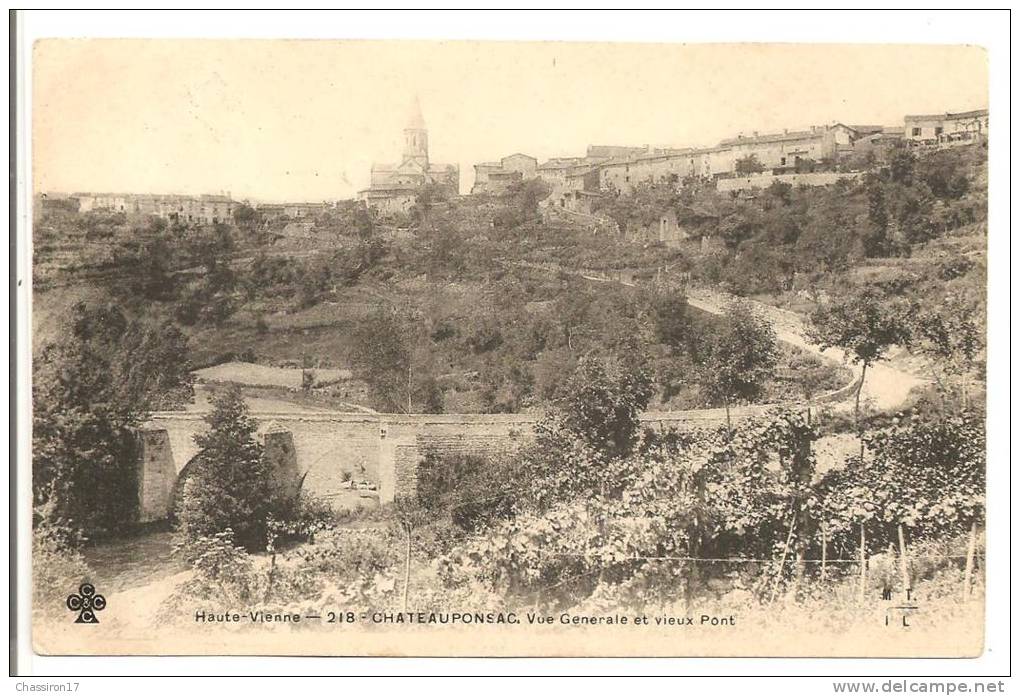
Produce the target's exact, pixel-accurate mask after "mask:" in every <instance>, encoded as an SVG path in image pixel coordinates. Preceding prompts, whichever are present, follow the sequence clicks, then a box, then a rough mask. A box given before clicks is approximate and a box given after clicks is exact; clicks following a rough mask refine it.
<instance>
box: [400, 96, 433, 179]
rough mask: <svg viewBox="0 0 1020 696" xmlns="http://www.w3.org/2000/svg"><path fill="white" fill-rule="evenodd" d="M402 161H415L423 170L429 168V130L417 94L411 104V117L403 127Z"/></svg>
mask: <svg viewBox="0 0 1020 696" xmlns="http://www.w3.org/2000/svg"><path fill="white" fill-rule="evenodd" d="M404 162H415V163H416V164H419V165H421V167H422V169H423V170H424V171H426V172H427V171H428V170H429V132H428V130H426V128H425V119H424V118H422V115H421V104H419V103H418V97H417V96H415V98H414V104H412V106H411V118H410V119H409V120H408V122H407V127H405V128H404Z"/></svg>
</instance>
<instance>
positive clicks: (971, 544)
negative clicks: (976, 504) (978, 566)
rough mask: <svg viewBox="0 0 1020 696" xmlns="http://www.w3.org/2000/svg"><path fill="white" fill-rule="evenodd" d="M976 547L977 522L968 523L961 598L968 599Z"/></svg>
mask: <svg viewBox="0 0 1020 696" xmlns="http://www.w3.org/2000/svg"><path fill="white" fill-rule="evenodd" d="M976 547H977V522H976V521H974V522H971V523H970V539H968V540H967V565H966V566H965V567H964V569H963V600H964V601H967V600H968V599H970V577H971V575H972V574H973V573H974V552H975V551H976Z"/></svg>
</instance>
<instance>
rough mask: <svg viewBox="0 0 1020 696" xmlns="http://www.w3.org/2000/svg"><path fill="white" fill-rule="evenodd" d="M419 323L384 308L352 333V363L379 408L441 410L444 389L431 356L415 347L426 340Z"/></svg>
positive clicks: (398, 411)
mask: <svg viewBox="0 0 1020 696" xmlns="http://www.w3.org/2000/svg"><path fill="white" fill-rule="evenodd" d="M416 326H417V323H415V322H411V321H404V320H402V318H401V317H400V315H399V314H398V313H397V310H396V309H390V310H387V309H381V310H379V311H377V312H375V313H374V314H372V315H371V316H369V317H367V318H366V320H365V321H364V322H362V323H361V324H360V325H359V326H358V328H357V329H356V330H355V332H354V335H353V336H352V342H351V353H350V361H351V365H352V367H353V368H354V372H355V374H356V375H357V377H358V379H361V380H362V381H364V382H365V383H366V384H367V385H368V388H369V391H370V393H371V396H372V400H373V402H374V404H375V407H376V408H378V409H380V410H383V411H387V412H390V413H414V412H415V411H416V410H417V411H418V412H424V413H439V412H442V408H443V403H442V390H440V389H439V385H438V382H437V381H436V379H435V377H434V375H433V374H432V371H431V370H430V369H429V358H430V356H429V355H428V354H427V353H426V352H425V351H416V350H415V349H414V348H413V346H415V345H417V344H419V343H423V341H424V339H423V338H422V337H420V336H416V335H415V327H416ZM419 339H420V340H419Z"/></svg>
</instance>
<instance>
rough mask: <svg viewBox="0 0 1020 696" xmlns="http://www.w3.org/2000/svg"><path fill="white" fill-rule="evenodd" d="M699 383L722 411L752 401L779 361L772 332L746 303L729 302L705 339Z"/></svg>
mask: <svg viewBox="0 0 1020 696" xmlns="http://www.w3.org/2000/svg"><path fill="white" fill-rule="evenodd" d="M709 341H710V346H709V355H708V359H707V361H706V362H705V364H704V376H703V384H704V387H705V390H706V391H707V392H708V395H709V398H710V399H711V400H712V401H715V402H720V401H721V402H722V404H723V406H724V407H725V408H726V424H727V426H730V425H731V422H730V405H731V404H732V403H734V402H736V401H754V400H755V399H757V398H758V397H759V396H760V395H761V393H762V390H763V389H764V387H765V384H766V383H767V382H768V380H770V379H771V378H772V377H773V376H774V374H775V369H776V363H777V362H778V360H779V351H778V348H777V346H776V333H775V331H774V330H773V329H772V325H771V324H769V322H768V321H767V320H766V319H765V318H764V317H761V316H760V315H758V314H757V313H756V312H755V311H754V309H753V308H752V307H751V305H750V304H749V303H748V302H744V301H740V300H737V301H735V302H733V303H732V304H731V305H730V306H729V307H728V308H727V309H726V313H725V314H724V315H723V316H722V318H721V320H720V324H719V326H718V327H717V328H716V330H715V332H714V333H713V334H712V335H710V336H709Z"/></svg>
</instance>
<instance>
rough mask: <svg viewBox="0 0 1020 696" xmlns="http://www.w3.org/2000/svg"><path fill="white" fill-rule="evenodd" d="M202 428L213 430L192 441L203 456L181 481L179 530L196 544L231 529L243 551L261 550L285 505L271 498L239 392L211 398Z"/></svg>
mask: <svg viewBox="0 0 1020 696" xmlns="http://www.w3.org/2000/svg"><path fill="white" fill-rule="evenodd" d="M206 422H208V423H209V425H210V426H211V430H210V431H209V432H208V433H204V434H202V435H198V436H196V437H195V442H196V443H197V444H198V446H199V447H200V448H201V451H200V453H199V455H198V456H197V457H196V459H195V460H194V462H193V463H192V464H191V465H189V466H190V467H193V470H192V471H190V472H189V474H188V476H187V477H186V479H185V481H184V488H183V493H182V495H181V498H180V501H179V503H178V509H177V514H176V517H177V521H178V530H179V532H180V533H181V534H182V535H183V537H184V538H185V539H188V540H196V539H198V538H200V537H209V536H212V535H215V534H219V533H221V532H224V531H226V530H227V529H232V530H233V535H234V536H232V537H231V538H232V539H233V538H235V536H236V539H237V541H238V542H239V543H241V544H242V545H243V546H244V547H245V548H248V549H256V548H264V547H265V544H266V540H267V536H266V533H267V525H268V521H269V518H270V516H271V515H274V514H275V515H276V516H277V517H278V518H281V517H282V515H281V514H280V510H281V508H282V507H283V505H282V503H283V501H280V500H276V499H275V498H274V495H273V490H272V479H271V465H270V463H269V462H268V461H266V458H265V456H264V452H263V449H262V445H261V444H259V443H258V442H257V441H256V440H255V429H256V424H255V421H254V420H252V418H251V417H250V416H249V415H248V407H247V406H246V405H245V403H244V401H243V399H242V397H241V392H240V390H238V389H236V388H233V389H229V390H227V391H226V392H223V393H222V394H219V395H217V396H216V397H214V399H213V411H212V413H210V414H209V415H208V416H207V417H206Z"/></svg>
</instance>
